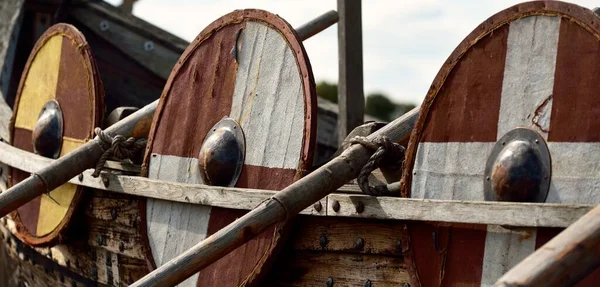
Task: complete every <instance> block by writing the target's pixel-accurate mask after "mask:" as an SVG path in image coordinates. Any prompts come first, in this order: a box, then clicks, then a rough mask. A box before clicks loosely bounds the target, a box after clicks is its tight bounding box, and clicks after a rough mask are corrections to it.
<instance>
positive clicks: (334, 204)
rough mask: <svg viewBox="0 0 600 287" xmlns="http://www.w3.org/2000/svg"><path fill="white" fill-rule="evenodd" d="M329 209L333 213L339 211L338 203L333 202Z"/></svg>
mask: <svg viewBox="0 0 600 287" xmlns="http://www.w3.org/2000/svg"><path fill="white" fill-rule="evenodd" d="M331 207H332V208H333V211H335V212H338V211H340V202H339V201H337V200H334V201H333V203H332V204H331Z"/></svg>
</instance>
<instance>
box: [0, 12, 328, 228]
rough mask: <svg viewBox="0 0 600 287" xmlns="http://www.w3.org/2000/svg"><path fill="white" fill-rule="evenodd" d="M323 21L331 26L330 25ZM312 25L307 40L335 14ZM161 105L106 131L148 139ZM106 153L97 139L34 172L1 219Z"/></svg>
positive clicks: (5, 198) (1, 198)
mask: <svg viewBox="0 0 600 287" xmlns="http://www.w3.org/2000/svg"><path fill="white" fill-rule="evenodd" d="M322 22H326V23H325V24H327V23H329V24H328V26H327V25H325V24H322ZM310 23H318V24H314V25H304V26H307V27H306V28H304V29H303V32H302V33H303V34H304V35H306V36H305V37H310V36H312V35H314V34H316V33H317V32H315V31H317V30H319V31H322V30H323V29H325V28H326V27H329V26H331V25H332V24H333V23H332V22H331V12H328V13H326V14H325V15H323V16H321V17H319V18H317V19H316V20H313V21H311V22H309V24H310ZM157 106H158V100H156V101H154V102H152V103H150V104H148V105H147V106H145V107H143V108H142V109H140V110H138V111H137V112H135V113H133V114H131V115H130V116H128V117H126V118H124V119H123V120H121V121H119V122H117V123H116V124H114V125H112V126H110V127H109V128H107V129H106V130H105V132H106V133H108V134H109V135H111V136H115V135H123V136H125V137H130V136H133V137H136V138H139V137H147V136H148V132H149V131H150V125H151V124H152V117H153V116H154V111H155V110H156V107H157ZM103 153H104V150H103V149H102V146H101V144H100V140H99V139H98V138H97V137H96V138H95V139H94V140H92V141H90V142H88V143H86V144H84V145H83V146H81V147H79V148H78V149H76V150H74V151H73V152H71V153H68V154H66V155H65V156H63V157H61V158H59V159H57V160H56V161H54V162H53V163H52V164H51V165H49V166H47V167H46V168H44V169H41V170H40V171H38V172H36V173H33V174H32V175H31V176H30V177H28V178H27V179H25V180H23V181H21V182H19V183H18V184H16V185H14V186H13V187H11V188H9V189H8V190H7V191H5V192H3V193H2V194H0V217H3V216H5V215H6V214H8V213H10V212H11V211H13V210H15V209H17V208H18V207H19V206H21V205H23V204H25V203H27V202H29V201H30V200H32V199H34V198H35V197H37V196H40V195H41V194H43V193H47V192H50V191H52V190H53V189H55V188H57V187H59V186H61V185H62V184H64V183H66V182H67V181H69V180H70V179H71V178H73V177H75V176H77V175H78V174H80V173H82V172H83V171H84V170H86V169H88V168H92V167H94V166H95V165H96V162H97V161H98V159H99V158H100V156H101V155H102V154H103Z"/></svg>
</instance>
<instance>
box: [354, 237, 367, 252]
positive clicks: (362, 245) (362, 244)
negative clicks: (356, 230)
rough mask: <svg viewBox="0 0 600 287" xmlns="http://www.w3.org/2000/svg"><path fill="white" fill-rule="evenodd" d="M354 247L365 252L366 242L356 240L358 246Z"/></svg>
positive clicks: (360, 239)
mask: <svg viewBox="0 0 600 287" xmlns="http://www.w3.org/2000/svg"><path fill="white" fill-rule="evenodd" d="M354 247H356V249H357V250H363V248H365V240H364V239H362V238H359V239H358V240H356V244H355V245H354Z"/></svg>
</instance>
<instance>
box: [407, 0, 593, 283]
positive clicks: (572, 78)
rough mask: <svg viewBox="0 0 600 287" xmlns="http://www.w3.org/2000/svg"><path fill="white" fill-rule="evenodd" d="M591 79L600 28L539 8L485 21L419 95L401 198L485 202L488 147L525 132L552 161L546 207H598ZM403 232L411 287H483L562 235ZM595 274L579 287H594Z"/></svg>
mask: <svg viewBox="0 0 600 287" xmlns="http://www.w3.org/2000/svg"><path fill="white" fill-rule="evenodd" d="M599 79H600V19H599V18H598V17H597V16H596V15H595V14H594V13H593V12H592V11H590V10H588V9H585V8H582V7H579V6H576V5H571V4H567V3H561V2H545V1H544V2H542V1H540V2H530V3H524V4H520V5H516V6H513V7H511V8H509V9H506V10H504V11H502V12H500V13H498V14H496V15H494V16H492V17H491V18H489V19H488V20H486V21H485V22H483V23H482V24H481V25H480V26H479V27H477V28H476V29H475V30H474V31H473V32H472V33H471V34H470V35H469V36H467V38H466V39H465V40H464V41H463V42H462V43H461V44H460V45H459V46H458V47H457V49H456V50H455V51H454V52H453V53H452V54H451V55H450V57H449V58H448V60H447V61H446V63H445V64H444V66H443V67H442V69H441V70H440V72H439V73H438V75H437V77H436V78H435V80H434V82H433V84H432V86H431V89H430V90H429V92H428V94H427V97H426V99H425V101H424V104H423V105H422V108H421V114H420V117H419V120H418V121H417V124H416V127H415V129H414V131H413V134H412V137H411V140H410V145H409V150H408V153H407V160H406V167H407V168H406V172H405V176H404V179H403V180H404V182H403V186H404V189H403V195H404V196H406V197H411V198H430V199H447V200H465V201H483V200H484V181H485V176H484V171H485V168H486V162H487V160H488V156H489V155H490V153H491V152H492V149H493V148H494V145H495V143H496V142H497V141H498V139H500V138H501V137H502V136H503V135H505V134H506V133H507V132H509V131H511V130H513V129H515V128H517V127H526V128H530V129H533V130H535V131H536V132H538V133H539V134H540V135H541V136H542V137H543V138H544V139H545V140H546V141H547V144H548V148H549V151H550V156H551V160H552V177H551V184H550V190H549V192H548V196H547V198H546V202H547V203H574V204H598V203H600V164H599V163H600V108H599V107H600V97H599V96H598V91H600V80H599ZM407 232H408V234H407V235H408V240H407V245H406V247H407V255H408V256H407V258H408V262H409V264H408V267H409V271H410V273H411V280H412V282H413V286H457V285H460V286H490V285H493V284H494V283H495V281H496V280H497V279H498V278H499V277H500V276H501V275H502V274H504V273H505V272H507V271H508V270H509V269H510V268H511V267H512V266H514V265H515V264H516V263H518V262H519V261H521V260H522V259H524V258H525V257H526V256H527V255H529V254H531V253H532V252H533V251H534V250H535V249H536V248H538V247H540V246H541V245H543V244H544V243H546V242H547V241H548V240H550V239H551V238H552V237H553V236H555V235H556V234H557V233H558V232H560V230H559V229H550V228H520V229H515V228H507V227H502V226H492V225H465V224H452V225H447V224H446V225H443V224H435V223H432V224H426V223H423V222H415V223H410V224H408V226H407ZM599 273H600V272H596V273H595V274H593V275H590V276H589V277H588V278H587V279H586V280H584V282H583V283H582V284H583V285H586V286H587V285H590V286H591V285H592V284H593V283H596V284H597V282H598V280H600V277H598V276H599ZM592 277H593V278H592ZM594 278H596V280H594Z"/></svg>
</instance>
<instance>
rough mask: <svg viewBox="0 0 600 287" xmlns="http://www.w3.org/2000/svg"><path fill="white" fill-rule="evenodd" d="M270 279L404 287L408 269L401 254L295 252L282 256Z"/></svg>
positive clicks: (296, 283) (278, 283)
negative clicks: (395, 255) (391, 255)
mask: <svg viewBox="0 0 600 287" xmlns="http://www.w3.org/2000/svg"><path fill="white" fill-rule="evenodd" d="M282 258H285V259H283V261H281V263H279V264H275V266H277V268H276V269H275V270H273V272H272V273H271V275H272V276H273V277H270V278H268V280H267V284H269V285H271V286H326V282H327V279H328V278H329V277H331V279H332V280H333V286H336V287H338V286H365V283H366V281H367V280H370V281H371V284H372V286H403V285H404V284H405V283H408V272H406V266H405V265H404V260H403V259H402V257H390V256H381V255H368V254H355V253H337V252H336V253H329V252H318V253H316V252H296V253H291V254H290V253H288V254H285V255H283V256H282Z"/></svg>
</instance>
